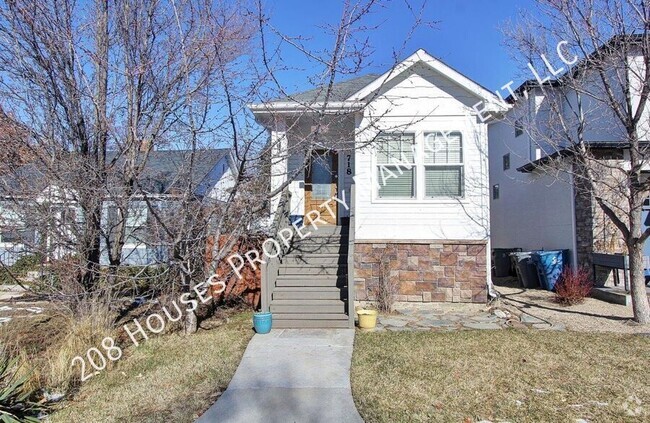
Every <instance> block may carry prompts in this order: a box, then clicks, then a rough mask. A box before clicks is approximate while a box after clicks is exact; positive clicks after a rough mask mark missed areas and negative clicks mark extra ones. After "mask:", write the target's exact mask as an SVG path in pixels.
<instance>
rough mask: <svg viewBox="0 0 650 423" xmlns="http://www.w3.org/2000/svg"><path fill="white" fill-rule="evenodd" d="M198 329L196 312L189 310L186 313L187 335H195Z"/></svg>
mask: <svg viewBox="0 0 650 423" xmlns="http://www.w3.org/2000/svg"><path fill="white" fill-rule="evenodd" d="M197 328H198V320H197V317H196V310H190V309H187V310H186V312H185V334H186V335H190V334H193V333H195V332H196V330H197Z"/></svg>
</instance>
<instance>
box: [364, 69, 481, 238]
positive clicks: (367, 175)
mask: <svg viewBox="0 0 650 423" xmlns="http://www.w3.org/2000/svg"><path fill="white" fill-rule="evenodd" d="M384 88H385V89H384V92H383V93H381V95H379V96H377V97H376V98H375V99H374V101H372V103H371V104H370V105H369V106H368V107H367V108H366V110H365V112H364V115H363V116H360V117H359V118H358V119H357V131H358V133H359V134H358V136H357V139H356V141H357V147H358V148H359V147H361V146H364V145H366V144H367V143H368V142H369V141H370V140H372V139H373V138H374V136H375V135H376V134H377V133H378V131H385V132H400V131H404V132H410V133H414V134H415V137H416V142H418V141H419V142H421V141H422V140H423V136H424V133H425V132H432V131H459V132H461V134H462V137H463V162H464V172H465V178H464V179H465V195H464V197H463V198H438V199H425V198H422V196H420V197H421V198H415V199H399V200H397V199H390V200H388V199H379V198H377V183H378V182H377V180H376V179H377V177H376V171H375V164H374V154H373V152H372V151H371V150H372V146H370V147H364V148H360V149H358V150H357V151H356V162H355V172H356V174H355V184H356V187H355V188H356V225H355V230H356V237H357V239H358V240H380V239H381V240H384V239H385V240H400V239H403V240H442V239H452V240H486V239H487V237H488V208H489V197H488V171H487V157H486V154H487V126H486V125H485V124H482V123H478V120H477V118H476V116H475V115H472V112H473V111H472V110H471V105H473V104H476V103H477V102H478V101H479V100H480V99H478V98H476V97H474V96H473V95H472V94H470V93H469V92H467V91H465V90H463V89H462V88H460V87H459V86H458V85H456V84H454V83H452V82H451V81H449V80H447V79H445V78H444V77H441V76H439V75H436V74H434V73H433V71H431V70H430V69H429V68H425V67H424V66H422V65H416V66H414V67H412V68H411V69H410V70H408V71H406V72H404V73H403V74H402V75H400V76H398V77H397V78H395V81H394V82H392V83H391V84H389V85H388V86H387V87H384ZM420 151H422V150H420ZM416 174H417V170H416ZM416 180H417V181H418V186H417V191H418V192H420V193H422V191H423V188H424V185H423V178H420V177H418V176H416Z"/></svg>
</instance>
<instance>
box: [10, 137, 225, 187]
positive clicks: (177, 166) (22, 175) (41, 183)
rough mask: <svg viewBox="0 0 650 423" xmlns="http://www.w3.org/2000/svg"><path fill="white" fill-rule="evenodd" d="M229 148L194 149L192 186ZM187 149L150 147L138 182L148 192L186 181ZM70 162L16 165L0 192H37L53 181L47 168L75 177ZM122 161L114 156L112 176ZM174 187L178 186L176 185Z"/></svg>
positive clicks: (109, 156)
mask: <svg viewBox="0 0 650 423" xmlns="http://www.w3.org/2000/svg"><path fill="white" fill-rule="evenodd" d="M229 151H230V150H229V149H227V148H220V149H205V150H197V151H196V154H195V157H194V163H193V167H192V171H191V174H190V178H191V181H192V186H193V187H194V188H195V189H196V188H197V187H198V185H199V184H200V183H201V182H202V181H203V180H204V179H205V178H206V176H208V173H209V172H210V170H212V168H213V167H214V166H215V165H216V164H217V162H218V161H219V160H221V159H222V158H223V157H224V156H226V155H228V153H229ZM190 153H191V151H190V150H154V151H151V152H150V153H149V155H148V157H147V161H146V164H145V167H144V169H143V170H142V172H141V174H140V177H139V184H140V185H141V186H142V188H143V190H144V191H145V192H147V193H149V194H169V193H170V191H171V190H172V189H173V188H175V187H176V185H177V184H179V183H180V182H182V181H186V179H185V178H186V176H187V173H186V172H187V168H188V165H189V160H190ZM116 154H117V153H116V152H115V151H109V152H108V153H107V160H113V159H115V157H116ZM74 162H75V160H74V158H73V157H70V160H69V161H65V160H58V161H57V162H56V163H54V164H53V165H52V164H51V165H49V166H53V167H54V168H56V169H57V170H47V167H46V165H45V164H44V163H38V162H33V163H28V164H26V165H23V166H20V167H18V168H17V169H15V171H14V172H12V173H11V174H7V175H3V176H2V177H0V195H2V194H4V195H19V194H25V195H30V194H35V193H38V192H40V191H42V190H43V189H45V187H46V186H47V185H48V184H52V183H54V181H53V178H52V174H51V173H50V172H56V175H57V178H58V179H62V180H68V179H69V180H70V181H71V182H72V181H75V180H76V178H77V177H78V175H77V170H76V169H75V166H76V165H75V163H74ZM122 163H124V158H123V157H118V158H117V160H116V162H115V165H114V167H113V171H112V172H111V174H112V175H115V177H119V173H120V172H121V171H122V166H121V164H122ZM48 173H49V174H50V175H49V176H48ZM116 174H117V175H116ZM215 182H216V181H215ZM72 183H75V182H72ZM178 188H180V189H182V187H180V186H179V187H178Z"/></svg>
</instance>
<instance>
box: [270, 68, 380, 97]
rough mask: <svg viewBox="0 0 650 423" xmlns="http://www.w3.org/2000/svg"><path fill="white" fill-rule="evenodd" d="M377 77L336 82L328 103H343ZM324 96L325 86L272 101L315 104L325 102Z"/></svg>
mask: <svg viewBox="0 0 650 423" xmlns="http://www.w3.org/2000/svg"><path fill="white" fill-rule="evenodd" d="M379 76H380V75H377V74H372V73H370V74H367V75H362V76H358V77H356V78H352V79H348V80H347V81H341V82H336V83H334V85H332V90H331V92H330V97H329V101H345V100H346V99H348V98H349V97H350V96H351V95H352V94H354V93H356V92H357V91H360V90H361V89H362V88H364V87H365V86H366V85H368V84H370V83H371V82H372V81H374V80H375V79H377V78H379ZM326 94H327V86H322V87H318V88H314V89H312V90H309V91H303V92H300V93H296V94H293V95H290V96H287V97H282V98H279V99H276V100H273V101H274V102H281V101H297V102H299V103H315V102H322V101H325V96H326Z"/></svg>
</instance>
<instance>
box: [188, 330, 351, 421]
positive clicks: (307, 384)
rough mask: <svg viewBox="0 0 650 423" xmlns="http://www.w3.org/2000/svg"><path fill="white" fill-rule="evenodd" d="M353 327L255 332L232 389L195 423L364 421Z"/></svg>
mask: <svg viewBox="0 0 650 423" xmlns="http://www.w3.org/2000/svg"><path fill="white" fill-rule="evenodd" d="M353 343H354V329H277V330H273V331H271V333H270V334H267V335H255V336H253V339H252V340H251V342H250V343H249V344H248V347H247V348H246V352H245V353H244V357H243V358H242V361H241V363H239V367H238V368H237V371H236V372H235V376H234V377H233V379H232V380H231V381H230V384H229V385H228V389H226V391H225V392H224V393H223V395H222V396H221V397H220V398H219V400H218V401H217V402H216V403H215V404H214V405H213V406H212V407H210V409H208V411H206V412H205V414H203V416H201V417H200V418H199V419H198V420H197V423H207V422H237V423H239V422H246V423H249V422H252V423H254V422H278V423H291V422H299V423H302V422H328V423H329V422H337V423H338V422H341V423H343V422H355V423H356V422H363V420H362V419H361V416H360V415H359V413H358V412H357V409H356V407H355V406H354V401H353V400H352V391H351V389H350V361H351V359H352V346H353Z"/></svg>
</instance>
